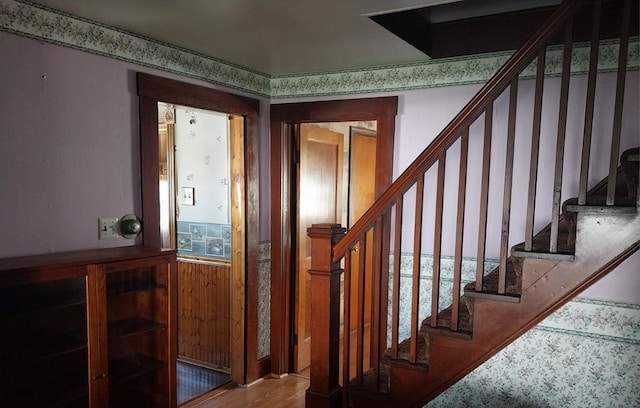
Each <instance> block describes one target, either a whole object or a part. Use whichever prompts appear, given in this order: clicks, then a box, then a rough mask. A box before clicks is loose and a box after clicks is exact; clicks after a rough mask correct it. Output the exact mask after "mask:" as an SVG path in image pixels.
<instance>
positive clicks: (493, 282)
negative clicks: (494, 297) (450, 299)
mask: <svg viewBox="0 0 640 408" xmlns="http://www.w3.org/2000/svg"><path fill="white" fill-rule="evenodd" d="M499 278H500V267H496V268H495V269H493V270H492V271H491V272H489V273H488V274H486V275H484V277H483V278H482V293H498V281H499ZM520 286H521V285H520V279H519V277H518V272H517V271H516V268H515V265H514V264H513V261H512V260H511V259H509V260H507V274H506V293H507V294H512V295H518V294H520V290H521V288H520ZM464 290H465V292H466V291H473V292H475V291H476V282H471V283H468V284H466V285H465V287H464Z"/></svg>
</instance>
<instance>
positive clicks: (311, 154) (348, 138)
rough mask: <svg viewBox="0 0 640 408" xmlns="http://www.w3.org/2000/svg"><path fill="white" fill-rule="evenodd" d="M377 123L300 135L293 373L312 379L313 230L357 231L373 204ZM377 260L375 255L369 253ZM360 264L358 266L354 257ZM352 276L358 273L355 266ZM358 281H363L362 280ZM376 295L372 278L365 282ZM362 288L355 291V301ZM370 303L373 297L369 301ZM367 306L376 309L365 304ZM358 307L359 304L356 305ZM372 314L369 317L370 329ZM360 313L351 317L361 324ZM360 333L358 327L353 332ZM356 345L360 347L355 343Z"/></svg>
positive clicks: (311, 129)
mask: <svg viewBox="0 0 640 408" xmlns="http://www.w3.org/2000/svg"><path fill="white" fill-rule="evenodd" d="M376 127H377V124H376V122H375V121H363V122H328V123H303V124H301V125H300V126H299V127H298V129H299V131H298V132H296V135H295V136H296V141H297V142H296V144H297V148H298V151H299V154H297V157H298V163H297V166H296V170H297V188H296V190H297V192H298V193H297V196H298V198H297V200H296V203H297V205H296V213H297V222H296V237H297V242H296V243H297V245H296V265H295V266H296V270H295V273H294V276H293V281H294V286H295V292H296V293H295V302H294V303H295V304H294V307H293V311H292V312H293V322H294V336H293V337H294V340H293V348H294V352H293V356H294V359H293V371H295V372H296V373H298V374H300V375H302V376H308V369H309V365H310V357H311V352H310V343H311V335H310V325H311V304H310V302H309V300H310V298H311V293H310V292H311V287H310V275H309V274H308V273H307V271H308V270H309V269H310V267H311V258H310V254H311V240H310V239H309V237H308V236H307V233H306V232H307V229H308V228H309V227H311V225H312V224H316V223H334V224H341V225H345V226H349V227H350V226H351V225H353V224H354V223H355V221H357V219H358V218H359V217H360V216H361V215H362V214H363V213H364V211H366V210H367V209H368V208H369V207H370V206H371V204H373V201H374V196H375V174H376V173H375V169H376V139H375V138H376ZM367 252H368V254H367V259H369V260H371V259H372V258H371V255H373V254H372V253H371V250H370V248H369V250H368V251H367ZM353 261H354V263H355V262H357V261H358V258H357V257H354V260H353ZM352 271H354V272H355V271H358V268H357V265H354V267H353V268H352ZM356 279H357V277H356ZM365 281H366V282H367V288H368V290H365V293H368V294H369V295H370V291H371V279H370V277H368V278H367V279H365ZM355 291H356V287H353V288H352V292H354V293H352V296H355ZM368 298H370V296H369V297H368ZM364 302H365V305H368V304H370V302H369V301H367V300H365V301H364ZM354 306H355V304H354ZM368 310H369V313H366V312H365V314H366V316H367V322H365V325H366V327H367V328H368V323H369V320H370V319H369V317H368V316H369V315H370V307H369V308H368ZM355 312H356V311H355V309H354V310H352V311H351V312H350V313H351V315H352V318H351V319H350V321H351V322H356V318H355ZM351 329H353V330H355V327H353V328H351ZM353 344H355V343H353Z"/></svg>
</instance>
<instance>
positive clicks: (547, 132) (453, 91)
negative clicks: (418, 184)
mask: <svg viewBox="0 0 640 408" xmlns="http://www.w3.org/2000/svg"><path fill="white" fill-rule="evenodd" d="M639 78H640V75H639V74H638V72H637V71H633V72H629V73H628V74H627V84H626V89H627V92H626V93H625V110H624V116H623V126H622V142H621V152H622V151H624V149H627V148H630V147H633V146H640V122H639V121H638V120H637V114H636V112H638V111H640V105H639V96H638V92H637V89H639V87H640V83H639ZM585 84H586V78H585V76H584V75H581V76H573V77H572V78H571V84H570V103H571V104H572V105H570V106H571V108H570V109H569V120H568V131H567V142H566V146H567V147H566V157H567V158H566V159H565V160H566V162H565V171H564V181H565V184H566V189H565V190H564V191H563V200H565V199H567V198H571V197H574V196H576V195H577V190H576V189H575V185H576V184H577V180H578V178H579V162H578V159H579V154H580V149H581V144H580V143H581V140H582V130H581V129H582V126H583V121H584V97H585V92H586V85H585ZM480 88H481V85H463V86H449V87H441V88H427V89H420V90H413V91H402V92H397V93H394V94H396V95H398V96H399V100H398V115H397V118H396V135H395V146H394V148H395V152H394V178H397V177H398V176H399V175H400V174H401V172H402V171H403V170H404V169H405V168H407V167H408V166H409V165H410V164H411V162H412V161H413V160H414V159H415V158H416V156H417V153H418V152H420V151H421V150H422V149H424V148H426V147H427V146H428V145H429V143H430V142H431V141H432V140H433V139H434V138H435V137H436V136H437V135H438V133H439V132H440V131H441V130H442V129H443V128H444V127H445V126H446V125H447V124H448V123H449V122H450V121H451V119H453V117H454V116H455V115H456V114H457V113H458V112H459V111H460V110H461V109H462V107H463V106H464V105H465V104H466V103H467V102H468V101H469V100H470V99H471V98H472V97H473V95H475V93H477V92H478V90H479V89H480ZM614 91H615V75H614V74H605V75H602V78H599V80H598V83H597V97H598V99H597V103H596V108H595V109H596V110H595V112H596V116H597V117H598V118H599V119H598V120H597V121H596V122H595V124H594V136H593V138H594V139H593V146H594V147H593V153H592V163H591V168H590V183H591V184H593V183H595V182H597V181H599V180H600V179H602V178H603V177H604V175H605V174H606V172H607V171H608V160H609V151H610V147H609V146H608V145H606V144H605V143H604V140H606V139H605V137H602V135H605V134H607V132H608V134H609V135H610V134H611V129H612V123H613V110H612V108H611V106H612V101H613V97H614V95H615V93H614ZM533 92H534V83H533V81H532V80H525V81H521V82H520V85H519V97H518V112H517V115H518V122H517V127H516V145H515V149H516V153H515V156H516V158H515V168H514V194H513V195H512V197H513V202H512V205H513V211H512V220H511V226H512V229H511V231H512V237H511V240H512V242H511V244H512V245H513V244H517V243H519V242H522V241H524V217H525V215H526V214H525V211H526V189H527V186H528V171H529V167H528V163H529V152H530V138H531V121H532V102H533ZM558 94H559V78H550V79H547V81H545V94H544V98H545V103H547V105H546V107H545V110H544V111H543V120H542V137H541V150H543V151H545V150H546V151H548V152H553V151H555V140H556V137H555V135H556V133H557V120H558V119H557V111H558V108H557V106H558V102H557V99H558ZM382 95H388V94H373V95H370V94H366V95H350V96H348V97H340V98H357V97H371V96H382ZM327 99H330V98H327V97H321V98H300V99H278V100H274V102H275V103H284V102H293V101H313V100H327ZM575 107H577V109H576V108H575ZM554 109H555V111H554ZM507 113H508V99H507V98H506V97H501V98H500V99H499V100H498V101H497V102H496V104H495V106H494V124H493V127H494V129H495V139H494V141H493V143H492V157H493V159H492V161H493V162H494V163H495V162H500V161H503V160H504V155H505V151H506V150H505V149H506V146H505V140H506V126H507V121H506V118H507ZM479 124H480V126H477V125H474V126H473V127H472V129H471V134H470V146H469V151H470V155H469V161H468V166H469V173H468V174H469V176H468V180H467V201H466V207H467V211H469V215H468V216H467V219H466V220H465V245H464V255H465V256H469V257H476V256H477V254H476V252H475V251H476V248H477V243H476V237H477V225H475V224H476V223H477V218H478V216H477V213H478V212H477V211H475V208H477V204H476V203H477V199H478V197H479V194H480V190H479V180H480V174H481V157H480V155H479V154H477V153H476V154H474V152H479V151H481V149H482V141H481V139H482V131H483V127H482V118H481V120H480V122H479ZM608 138H609V136H607V139H608ZM458 154H459V147H458V146H456V145H454V147H453V149H452V151H451V154H449V155H448V157H447V173H446V174H447V177H446V179H445V186H446V187H445V206H444V208H445V214H444V217H445V219H448V220H450V221H448V222H447V221H445V223H444V231H445V236H444V237H443V254H446V255H452V254H453V245H454V239H455V236H454V231H455V225H454V224H453V220H455V208H456V207H455V206H456V201H455V200H456V197H457V174H458V170H457V166H458ZM546 159H547V161H543V160H542V159H541V161H540V165H539V166H540V175H539V181H540V182H545V183H546V185H545V186H544V187H543V185H542V184H539V189H538V197H539V198H538V200H539V202H540V203H544V204H545V206H543V205H542V204H541V205H538V207H537V209H536V228H538V229H539V228H542V227H544V226H545V225H547V224H548V223H549V222H550V219H551V215H550V214H551V206H550V203H551V201H550V200H551V198H550V197H551V193H552V191H551V189H552V184H551V183H552V180H553V168H554V167H553V166H554V164H553V159H554V156H553V154H548V156H547V157H546ZM503 178H504V169H503V167H500V166H494V167H492V171H491V180H492V182H491V183H492V184H491V186H492V188H491V190H490V203H492V202H495V203H500V204H501V203H502V186H501V185H500V184H501V182H500V183H496V182H495V180H502V179H503ZM425 184H426V186H427V187H428V186H429V185H430V184H431V187H433V185H435V171H430V172H428V173H427V181H426V183H425ZM518 189H519V190H520V191H523V192H524V194H523V193H520V194H518V193H517V191H518ZM432 191H433V192H435V190H432ZM433 196H434V194H427V195H426V196H425V209H424V211H425V212H424V214H425V220H424V222H425V225H427V226H428V225H432V223H433V214H434V197H433ZM407 197H408V198H406V199H405V210H408V213H409V214H412V213H413V212H414V202H415V199H412V197H414V195H412V194H411V192H410V193H409V194H408V195H407ZM491 208H494V210H493V211H491ZM489 214H490V215H489V222H490V225H489V228H488V232H487V236H488V237H492V236H493V237H499V235H500V229H499V228H500V216H501V214H502V210H501V209H500V208H497V209H496V208H495V206H494V207H492V206H490V212H489ZM405 217H407V216H405ZM411 218H412V216H408V218H406V219H405V220H404V221H405V225H409V226H411V225H412V222H411ZM427 230H428V231H433V229H432V228H431V229H427ZM412 235H413V229H412V228H405V230H404V232H403V251H411V250H412V242H413V237H412ZM487 244H488V247H487V252H486V257H487V258H490V259H491V258H493V259H495V258H498V257H499V239H497V238H496V239H493V240H492V239H489V240H488V242H487ZM422 248H423V253H432V251H433V237H432V236H430V235H429V234H425V236H423V246H422ZM639 270H640V254H638V253H636V254H635V255H633V256H632V257H630V258H629V259H628V260H627V261H625V262H624V263H623V264H622V265H620V266H619V267H618V268H617V269H616V270H615V271H614V272H612V273H611V274H609V275H608V276H606V277H605V278H603V279H602V280H601V281H600V282H598V283H597V284H595V285H594V286H592V287H591V288H590V289H588V290H587V291H585V292H584V293H583V296H584V297H591V298H597V299H606V300H613V301H623V302H631V303H640V275H639V274H638V271H639Z"/></svg>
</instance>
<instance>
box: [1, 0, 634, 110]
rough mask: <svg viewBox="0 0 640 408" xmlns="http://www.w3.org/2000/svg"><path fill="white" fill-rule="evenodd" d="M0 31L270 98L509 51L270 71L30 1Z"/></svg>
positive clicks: (472, 76)
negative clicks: (331, 69) (301, 72)
mask: <svg viewBox="0 0 640 408" xmlns="http://www.w3.org/2000/svg"><path fill="white" fill-rule="evenodd" d="M0 30H2V31H6V32H9V33H13V34H17V35H21V36H25V37H29V38H34V39H37V40H39V41H45V42H49V43H53V44H58V45H62V46H65V47H71V48H75V49H78V50H82V51H86V52H90V53H94V54H98V55H103V56H106V57H110V58H116V59H119V60H123V61H128V62H131V63H134V64H138V65H143V66H148V67H152V68H156V69H159V70H162V71H166V72H172V73H175V74H179V75H184V76H187V77H191V78H197V79H201V80H204V81H208V82H210V83H214V84H218V85H223V86H226V87H229V88H232V89H238V90H241V91H245V92H249V93H252V94H255V95H260V96H266V97H271V98H274V99H275V98H298V97H308V96H322V95H341V94H363V93H372V92H394V91H403V90H410V89H421V88H429V87H438V86H452V85H463V84H471V83H484V82H486V81H487V80H488V79H489V78H490V77H491V76H492V75H493V74H494V73H495V72H496V71H497V69H498V68H499V67H500V66H501V65H502V64H503V63H504V62H505V61H506V60H507V59H508V58H509V55H510V54H511V53H510V52H501V53H490V54H483V55H475V56H470V57H463V58H446V59H439V60H437V61H434V60H426V61H425V62H423V63H418V64H407V65H398V66H385V67H371V68H368V69H365V70H353V71H340V72H326V73H309V74H305V75H291V76H282V77H280V76H279V77H270V76H268V75H266V74H263V73H259V72H255V71H252V70H249V69H247V68H243V67H239V66H236V65H233V64H231V63H228V62H225V61H221V60H217V59H215V58H210V57H206V56H203V55H201V54H197V53H194V52H190V51H188V50H185V49H182V48H178V47H174V46H172V45H170V44H166V43H161V42H158V41H156V40H153V39H150V38H146V37H142V36H139V35H136V34H133V33H129V32H126V31H123V30H120V29H117V28H114V27H108V26H105V25H103V24H100V23H97V22H94V21H90V20H87V19H83V18H80V17H77V16H74V15H71V14H68V13H64V12H61V11H58V10H54V9H51V8H48V7H45V6H41V5H38V4H35V3H31V2H29V1H27V0H0ZM639 50H640V42H639V41H638V38H637V37H635V38H633V39H632V41H631V44H630V46H629V53H628V58H629V63H628V68H627V69H628V70H637V69H638V68H639V67H640V51H639ZM617 51H618V45H617V43H616V41H603V42H602V44H601V49H600V57H599V69H600V70H601V71H603V72H607V71H612V70H615V69H616V64H617V59H618V58H617ZM588 56H589V48H588V46H587V44H576V45H575V46H574V49H573V59H572V73H573V74H583V73H585V72H587V67H588ZM561 57H562V50H561V49H560V48H558V47H550V48H549V51H548V54H547V60H548V61H547V68H546V71H547V75H549V76H556V75H559V73H560V67H561ZM534 70H535V63H534V64H531V66H529V67H528V68H527V69H526V70H525V72H523V74H522V75H521V78H523V79H526V78H531V77H533V73H534Z"/></svg>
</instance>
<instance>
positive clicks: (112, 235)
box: [98, 217, 118, 239]
mask: <svg viewBox="0 0 640 408" xmlns="http://www.w3.org/2000/svg"><path fill="white" fill-rule="evenodd" d="M116 238H118V218H117V217H115V218H98V239H116Z"/></svg>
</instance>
